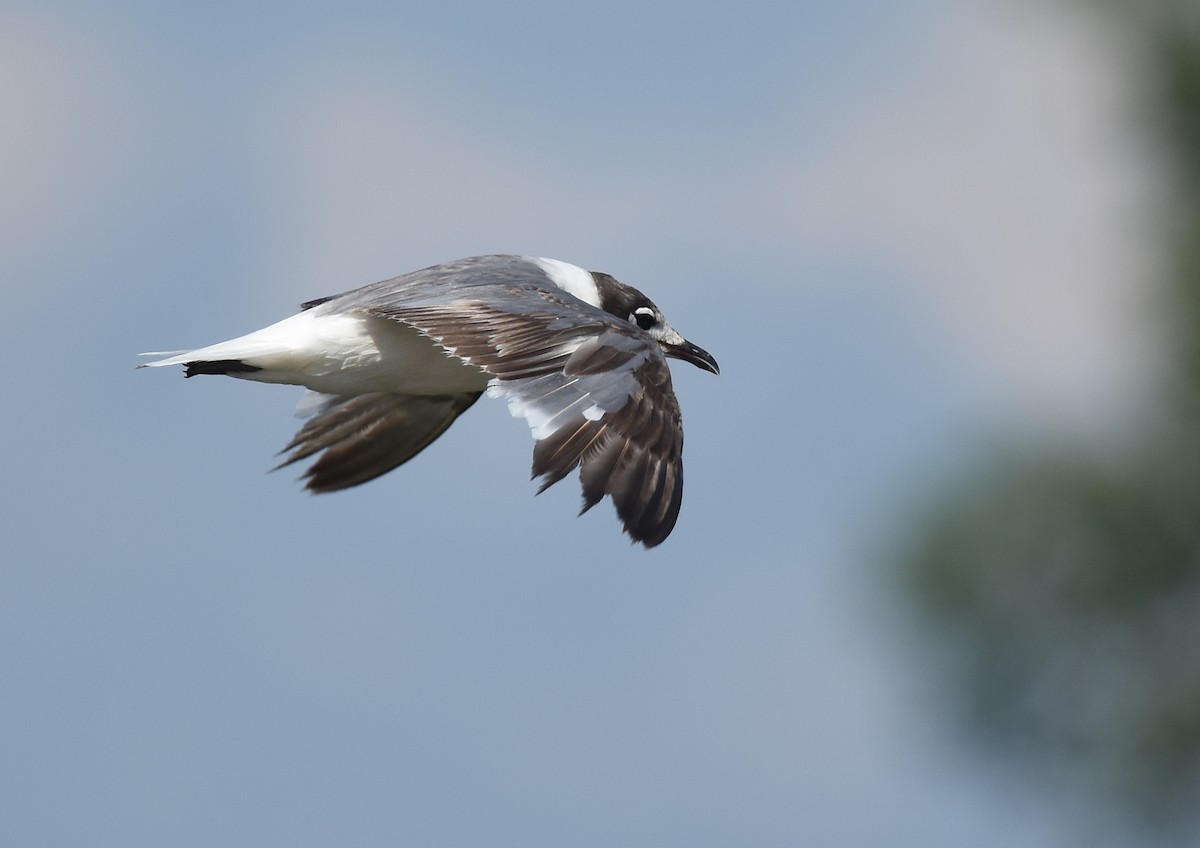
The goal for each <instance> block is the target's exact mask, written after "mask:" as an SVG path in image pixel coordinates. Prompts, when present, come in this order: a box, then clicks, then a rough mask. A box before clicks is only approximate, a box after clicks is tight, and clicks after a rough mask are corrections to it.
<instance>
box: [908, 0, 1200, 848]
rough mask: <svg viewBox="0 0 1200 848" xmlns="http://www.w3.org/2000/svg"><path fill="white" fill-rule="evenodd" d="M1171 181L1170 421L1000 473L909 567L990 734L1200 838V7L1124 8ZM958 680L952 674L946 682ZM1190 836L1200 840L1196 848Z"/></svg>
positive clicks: (956, 492)
mask: <svg viewBox="0 0 1200 848" xmlns="http://www.w3.org/2000/svg"><path fill="white" fill-rule="evenodd" d="M1100 8H1101V9H1102V12H1103V13H1104V14H1109V15H1115V16H1118V18H1119V25H1120V26H1121V27H1122V28H1123V29H1126V30H1127V31H1128V32H1129V34H1130V37H1131V38H1132V39H1133V45H1134V47H1135V50H1136V52H1137V55H1138V58H1139V59H1140V60H1141V63H1142V65H1141V70H1142V72H1143V73H1144V74H1145V80H1144V81H1143V82H1144V84H1143V86H1142V90H1143V92H1144V94H1145V96H1146V98H1147V101H1146V102H1145V103H1143V104H1140V106H1141V107H1142V108H1144V110H1145V111H1144V116H1145V118H1146V120H1147V121H1148V123H1149V125H1150V126H1151V127H1152V128H1153V130H1154V131H1155V132H1156V133H1157V134H1158V139H1159V141H1160V144H1161V147H1160V149H1161V150H1162V151H1164V152H1165V155H1166V156H1167V157H1168V158H1169V159H1170V160H1171V161H1169V162H1167V163H1164V164H1165V165H1166V167H1167V168H1168V169H1169V171H1168V173H1170V174H1171V175H1172V177H1173V179H1172V192H1171V196H1170V197H1164V198H1163V205H1164V212H1165V213H1166V214H1164V215H1163V216H1162V220H1164V221H1166V222H1168V223H1167V225H1166V226H1167V227H1168V228H1169V229H1168V230H1167V231H1166V232H1164V234H1163V250H1164V251H1168V252H1169V254H1170V260H1171V261H1170V262H1169V263H1168V264H1167V267H1168V269H1169V270H1168V273H1167V275H1166V276H1167V279H1164V280H1162V281H1161V285H1163V286H1165V287H1167V291H1166V295H1167V296H1166V298H1165V302H1166V303H1167V304H1169V309H1168V313H1169V314H1168V315H1167V316H1165V318H1164V326H1168V327H1170V333H1171V346H1170V348H1169V349H1170V350H1172V351H1173V357H1174V358H1173V367H1174V369H1175V372H1176V373H1175V374H1174V375H1173V376H1174V379H1172V380H1171V381H1169V382H1168V384H1167V385H1168V387H1169V388H1168V389H1167V392H1166V396H1164V397H1163V398H1162V409H1161V410H1160V412H1161V414H1160V415H1158V416H1147V420H1151V419H1154V420H1156V421H1157V422H1160V423H1159V425H1157V426H1156V428H1155V429H1154V430H1153V432H1147V433H1144V434H1142V436H1141V437H1140V439H1141V441H1140V443H1139V444H1133V445H1130V446H1129V447H1128V449H1127V451H1126V452H1125V453H1124V454H1123V455H1120V456H1104V457H1097V456H1089V455H1087V453H1086V451H1080V452H1079V453H1078V454H1072V455H1065V454H1064V453H1063V452H1061V451H1054V450H1050V449H1047V450H1044V451H1040V450H1035V451H1033V452H1032V453H1028V454H1027V453H1022V452H1019V451H1018V452H1016V455H1015V456H1014V455H1008V456H1004V457H1002V458H993V459H992V460H990V461H984V462H982V463H981V466H980V467H977V468H975V469H974V470H973V471H972V472H971V473H970V474H968V476H967V478H966V479H965V480H961V481H959V482H958V483H956V484H954V485H952V486H951V488H950V490H949V491H948V492H945V493H943V495H942V496H941V498H939V499H938V501H937V502H936V503H935V504H934V505H933V508H932V511H931V514H930V516H929V517H928V518H927V519H926V520H925V521H924V522H923V523H921V524H920V525H919V527H918V530H917V533H916V536H915V539H916V543H915V545H914V547H913V548H912V551H911V553H910V555H909V557H908V558H907V560H906V561H905V563H904V566H905V571H904V574H905V577H906V579H907V580H908V581H910V583H911V584H912V585H913V586H914V587H915V589H916V596H917V598H918V599H919V600H920V603H921V605H922V609H923V610H924V611H925V612H926V613H928V615H926V618H927V619H928V620H929V621H931V622H933V624H934V626H935V628H936V634H935V635H937V636H938V638H939V642H940V643H941V645H942V646H943V648H941V649H939V650H941V651H942V655H945V656H948V657H949V658H950V660H951V663H952V665H953V667H954V668H956V669H957V671H958V672H959V674H960V676H958V677H953V676H952V677H951V678H950V679H951V680H955V681H957V682H959V683H961V684H962V685H961V687H960V688H961V691H962V692H963V693H965V694H966V698H965V700H966V701H967V702H968V703H969V704H970V711H969V712H970V715H971V716H972V718H973V719H974V724H973V725H972V726H973V727H974V728H975V730H976V732H977V735H978V736H979V737H980V738H983V739H987V740H990V741H992V742H994V743H995V744H996V745H997V746H999V747H1000V748H1002V749H1003V750H1005V751H1011V752H1015V753H1017V754H1019V755H1020V756H1021V759H1022V761H1024V762H1025V763H1027V764H1032V765H1033V766H1035V767H1037V768H1041V769H1044V771H1045V772H1046V774H1048V775H1054V776H1056V777H1061V776H1062V775H1064V774H1065V775H1068V776H1069V777H1070V778H1071V779H1072V780H1074V781H1076V782H1078V783H1079V784H1081V785H1083V786H1085V787H1086V788H1087V789H1088V791H1091V792H1095V793H1096V795H1095V797H1098V798H1103V799H1110V800H1111V799H1115V800H1117V801H1119V802H1120V806H1118V807H1117V808H1118V809H1124V810H1126V811H1127V812H1128V813H1130V814H1131V815H1132V817H1133V818H1134V820H1136V821H1138V822H1140V823H1143V824H1148V825H1151V826H1153V827H1156V828H1158V829H1160V830H1162V831H1169V832H1173V833H1177V834H1191V836H1193V837H1194V836H1195V835H1196V834H1198V833H1200V0H1191V2H1183V0H1109V2H1104V3H1102V4H1101V5H1100ZM943 670H945V669H944V667H943ZM1185 838H1189V837H1186V836H1185Z"/></svg>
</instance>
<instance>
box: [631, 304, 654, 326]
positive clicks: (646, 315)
mask: <svg viewBox="0 0 1200 848" xmlns="http://www.w3.org/2000/svg"><path fill="white" fill-rule="evenodd" d="M629 317H630V319H631V320H632V321H633V323H635V324H637V325H638V326H639V327H641V328H642V329H643V330H649V329H650V328H651V327H653V326H654V325H655V324H657V323H658V319H657V318H655V317H654V310H653V309H651V308H650V307H649V306H640V307H638V308H637V309H635V310H633V314H632V315H630V316H629Z"/></svg>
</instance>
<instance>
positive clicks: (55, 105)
mask: <svg viewBox="0 0 1200 848" xmlns="http://www.w3.org/2000/svg"><path fill="white" fill-rule="evenodd" d="M123 66H124V62H123V60H122V58H121V55H120V53H119V51H118V50H117V49H116V48H115V46H114V44H113V43H112V42H111V41H110V40H108V39H107V38H106V34H105V32H104V31H103V29H102V28H101V27H98V26H93V25H91V24H85V23H83V22H82V21H80V20H78V19H69V18H66V17H62V16H59V17H56V16H53V15H50V14H41V13H39V14H36V15H33V14H30V15H24V16H23V15H21V14H20V13H15V12H9V13H6V14H0V110H2V118H0V245H3V248H2V250H0V253H3V255H4V256H6V257H7V258H8V259H10V260H12V259H14V258H15V257H21V258H24V259H26V260H30V259H31V257H36V256H37V255H39V254H42V253H44V252H45V251H47V250H50V251H55V252H58V253H61V252H62V251H64V250H70V249H75V248H78V247H79V246H80V242H81V241H82V240H87V239H94V238H96V237H97V236H98V235H101V234H102V233H103V231H104V230H105V227H106V225H107V223H108V222H109V221H110V220H111V218H112V216H113V214H114V211H115V210H116V209H118V208H119V207H120V205H121V202H122V197H123V196H124V193H125V190H126V189H127V186H126V185H124V181H126V180H128V179H129V177H130V175H131V174H132V173H133V172H134V171H135V170H136V169H135V167H134V166H135V161H134V157H136V155H137V153H136V151H132V150H130V145H129V144H128V137H127V132H128V128H129V127H130V124H131V120H132V115H131V111H132V109H133V107H132V100H133V94H134V92H135V91H136V89H137V88H138V86H137V85H135V80H136V77H135V76H133V75H132V74H130V73H127V72H126V69H125V68H124V67H123ZM34 261H35V260H34ZM5 276H6V279H4V281H3V283H0V285H4V286H17V285H21V283H22V280H25V279H27V278H26V277H24V276H23V275H5Z"/></svg>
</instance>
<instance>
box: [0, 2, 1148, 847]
mask: <svg viewBox="0 0 1200 848" xmlns="http://www.w3.org/2000/svg"><path fill="white" fill-rule="evenodd" d="M1085 6H1086V4H1080V5H1079V6H1070V5H1068V4H1065V3H1064V4H1054V3H1034V2H1007V3H1001V2H998V0H997V2H989V0H953V1H952V0H906V2H894V0H889V2H878V1H876V2H858V3H844V2H832V0H830V2H811V3H795V2H778V3H770V2H739V3H736V4H733V3H730V4H716V3H699V4H697V3H689V4H682V3H681V4H657V5H655V4H651V5H649V6H648V5H647V4H645V3H642V2H636V3H634V2H629V3H626V2H616V3H607V4H600V5H597V4H556V3H545V4H541V3H534V2H517V3H503V4H491V3H461V4H444V3H437V4H435V3H423V4H405V3H398V4H383V3H355V2H339V3H309V4H293V3H260V4H245V3H240V2H239V3H208V4H187V5H184V4H172V3H165V4H163V3H158V4H154V3H133V2H130V3H104V4H95V5H91V4H82V3H80V4H74V3H65V2H63V3H56V2H45V0H39V2H37V3H21V2H18V3H9V4H6V5H5V6H4V7H3V8H0V287H2V289H0V290H2V292H3V294H4V296H5V304H6V309H5V310H4V314H3V318H2V319H0V322H2V326H3V330H4V331H3V333H2V334H0V354H2V355H3V360H4V361H5V362H6V363H7V368H6V369H5V372H4V377H3V381H4V382H3V395H4V397H5V410H6V414H5V415H4V416H3V419H2V421H0V440H2V443H3V444H4V445H6V446H7V450H6V451H5V456H4V460H3V469H4V473H3V478H4V480H5V484H4V485H3V487H2V488H0V499H2V500H0V507H2V510H0V515H2V516H3V517H2V518H0V522H2V526H3V539H4V549H5V555H4V561H5V562H4V564H3V565H2V566H0V716H2V717H3V721H2V722H0V763H3V764H4V766H3V768H2V769H0V821H2V822H3V830H4V832H5V834H6V836H5V841H6V842H10V844H13V845H23V846H34V845H39V846H40V845H55V846H59V845H89V846H100V845H104V846H107V845H113V846H118V845H119V846H141V845H146V846H151V845H153V846H160V845H172V846H213V845H221V846H239V845H246V846H252V845H268V844H269V845H289V846H309V845H311V846H318V845H332V844H345V845H436V846H442V845H446V846H479V845H488V846H509V845H511V846H523V847H524V848H531V846H564V845H571V846H575V845H579V846H729V845H753V846H795V845H813V846H823V845H836V846H878V845H914V846H946V848H960V846H963V845H1004V846H1009V845H1011V846H1030V848H1034V846H1037V848H1040V846H1058V845H1067V844H1079V843H1078V842H1077V841H1076V837H1077V836H1078V831H1077V830H1075V829H1074V828H1075V827H1076V825H1077V822H1076V819H1077V818H1078V817H1079V816H1087V817H1089V818H1091V819H1092V820H1093V821H1094V822H1095V827H1096V830H1097V833H1101V834H1106V835H1108V836H1109V837H1111V838H1112V839H1113V840H1114V842H1115V841H1119V839H1120V835H1119V834H1120V833H1121V831H1120V829H1119V828H1115V829H1110V828H1109V822H1108V821H1107V820H1106V819H1105V818H1104V817H1103V814H1101V813H1098V812H1097V811H1096V810H1095V809H1092V808H1090V807H1088V806H1087V804H1086V802H1085V801H1083V800H1072V799H1070V798H1069V797H1064V796H1063V795H1062V794H1061V793H1056V794H1048V793H1046V792H1045V791H1043V787H1040V786H1039V785H1037V784H1036V783H1035V782H1031V781H1029V780H1028V779H1027V776H1026V775H1023V774H1020V773H1016V772H1011V771H1005V770H1003V769H1001V768H1000V767H999V766H998V765H997V764H996V762H995V761H994V760H991V759H988V758H986V757H984V756H981V755H980V754H979V753H978V752H977V751H975V750H974V749H973V748H972V747H971V746H970V745H966V744H964V734H963V732H962V730H961V728H958V727H957V726H956V725H955V723H954V721H953V719H952V717H951V714H950V712H949V711H948V709H947V707H946V705H947V703H948V702H949V700H950V696H949V695H947V693H944V692H941V691H939V690H938V687H937V686H936V666H933V665H931V664H930V660H929V654H928V653H927V652H925V651H923V650H922V649H921V648H920V647H919V646H918V645H917V644H916V642H915V637H913V635H912V632H913V630H914V627H913V622H912V621H911V617H912V615H913V613H912V611H910V610H907V609H905V608H904V607H902V606H899V605H898V604H897V602H896V596H897V592H896V591H895V587H894V586H891V585H889V583H888V570H887V565H888V563H887V562H886V560H887V555H888V553H889V549H890V546H889V543H888V539H889V538H890V535H889V534H891V533H892V532H894V531H895V530H896V528H897V527H900V528H902V527H903V526H904V522H905V519H906V516H907V515H909V513H910V511H911V510H912V509H914V506H915V505H919V504H920V503H921V501H922V499H923V498H925V497H927V496H929V495H931V494H932V492H933V491H934V490H935V489H936V486H937V483H938V481H939V480H941V479H943V478H944V475H946V474H947V473H949V472H950V471H951V470H952V469H953V468H954V467H956V464H957V463H958V462H959V461H961V460H963V459H964V458H965V457H968V456H970V454H971V451H972V450H973V449H974V448H977V447H978V446H979V445H980V444H982V443H988V442H989V441H990V440H993V439H995V438H997V437H998V435H999V436H1003V434H1004V433H1017V434H1022V435H1021V436H1020V437H1021V438H1024V437H1025V436H1027V435H1028V434H1036V433H1042V434H1044V435H1047V436H1049V437H1055V438H1067V439H1077V438H1080V436H1079V434H1080V433H1083V434H1084V436H1086V437H1087V438H1096V439H1100V440H1104V439H1108V438H1114V437H1115V436H1114V434H1118V433H1120V432H1121V431H1122V430H1123V429H1126V428H1128V427H1130V426H1132V425H1133V424H1134V423H1136V420H1137V416H1138V414H1139V411H1138V410H1139V406H1140V403H1141V402H1142V401H1143V400H1144V399H1145V398H1146V396H1147V395H1148V394H1149V393H1151V392H1152V388H1153V386H1154V384H1155V381H1156V379H1158V371H1159V369H1158V367H1157V355H1158V354H1157V346H1156V342H1155V334H1154V323H1153V316H1154V312H1153V310H1154V307H1155V304H1154V302H1153V298H1152V297H1151V291H1150V289H1149V288H1148V286H1147V284H1146V281H1147V280H1149V279H1152V278H1153V274H1154V270H1155V269H1154V255H1153V252H1152V248H1153V247H1154V243H1153V241H1151V240H1149V238H1148V236H1149V234H1150V233H1151V232H1152V223H1153V219H1152V216H1151V214H1150V213H1151V210H1152V209H1153V207H1152V201H1153V197H1154V190H1155V187H1156V181H1157V180H1158V179H1159V175H1158V174H1157V172H1156V170H1155V168H1154V164H1153V152H1154V151H1153V147H1152V146H1151V144H1150V141H1149V139H1148V138H1147V137H1146V136H1145V135H1144V134H1143V133H1142V132H1141V131H1140V130H1138V128H1137V127H1136V125H1135V124H1134V123H1133V122H1132V118H1133V116H1134V115H1135V114H1136V113H1135V111H1134V109H1133V108H1132V106H1133V104H1134V102H1135V101H1136V99H1137V89H1136V83H1135V80H1136V74H1135V73H1133V72H1132V71H1131V69H1130V66H1129V64H1128V62H1129V59H1128V56H1127V55H1126V52H1125V50H1124V45H1123V42H1122V40H1121V38H1120V34H1119V33H1117V32H1115V31H1113V30H1112V29H1110V28H1106V27H1105V26H1104V25H1102V23H1103V22H1098V21H1097V20H1095V19H1094V18H1092V17H1091V16H1090V14H1089V13H1088V12H1087V10H1086V7H1085ZM497 251H503V252H518V253H531V254H539V255H546V256H552V257H555V258H559V259H563V260H566V261H570V262H574V263H577V264H581V265H584V266H586V267H589V268H592V269H595V270H603V271H608V272H610V273H612V274H614V275H616V276H617V277H618V278H620V279H622V280H625V281H626V282H629V283H632V284H634V285H636V286H638V287H640V288H643V289H644V290H645V291H646V292H647V293H649V294H650V295H651V297H653V298H654V299H655V300H656V301H657V302H658V303H659V305H661V306H662V307H663V308H664V310H665V311H666V313H667V315H668V316H669V318H670V320H671V321H672V323H673V324H674V325H675V326H676V327H677V328H679V329H680V330H681V331H682V332H683V333H684V334H685V335H687V336H688V337H689V338H690V339H692V340H693V341H695V342H696V343H698V344H700V345H702V346H703V347H705V348H707V349H708V350H710V351H711V352H712V353H713V354H714V355H715V356H716V357H717V358H718V360H719V361H720V363H721V366H722V374H721V376H720V377H713V376H711V375H708V374H705V373H702V372H700V371H698V370H697V369H694V368H690V367H688V366H686V365H685V364H682V365H681V364H677V365H676V367H675V369H674V373H675V385H676V390H677V393H678V394H679V396H680V400H681V403H682V406H683V409H684V415H685V420H686V431H687V452H686V461H687V475H686V476H687V490H686V494H685V500H684V509H683V514H682V517H681V519H680V522H679V525H678V527H677V528H676V530H675V533H674V535H673V536H672V537H671V538H670V539H669V540H668V542H667V543H665V544H664V545H663V546H662V547H661V548H659V549H656V550H654V551H651V552H646V551H644V550H642V549H641V548H640V547H636V548H635V547H632V546H630V545H629V544H628V542H627V540H626V539H625V538H624V537H623V536H622V535H621V533H620V528H619V525H618V523H617V521H616V519H615V516H614V514H613V511H612V508H611V505H610V504H608V502H607V501H606V502H605V503H603V504H601V505H599V506H598V507H597V508H595V509H594V510H593V511H592V512H591V513H589V514H588V515H587V516H585V517H584V518H581V519H577V518H575V512H576V509H577V505H578V501H579V493H578V483H577V481H575V480H573V479H572V480H567V481H564V482H563V483H560V484H559V485H558V486H557V487H555V488H554V489H552V490H551V491H550V492H547V493H546V494H544V495H542V496H540V497H537V498H534V496H533V493H534V490H535V486H534V485H533V484H531V483H530V482H529V481H528V479H527V478H528V468H529V462H530V452H531V449H532V441H531V440H530V438H529V433H528V428H527V427H526V426H525V424H524V423H523V422H521V421H517V420H513V419H511V418H510V417H509V416H508V413H507V410H506V409H505V406H504V404H502V403H497V402H490V403H488V402H481V403H480V404H478V405H477V406H476V407H475V408H474V409H472V410H471V412H470V414H469V415H467V416H465V417H464V418H463V419H461V420H460V421H459V422H458V423H457V424H456V425H455V426H454V428H453V429H452V430H451V431H450V432H449V433H448V434H447V435H446V436H444V437H443V438H442V439H441V440H440V441H439V442H438V443H437V444H436V445H435V446H433V447H432V448H430V449H429V450H427V451H426V452H425V453H423V454H422V455H421V456H420V457H419V458H418V459H416V460H414V461H413V462H412V463H410V464H409V465H408V466H405V467H404V468H403V469H401V470H400V471H398V472H393V473H392V474H390V475H388V476H387V477H386V478H384V479H382V480H379V481H377V482H374V483H372V484H369V485H367V486H364V487H361V488H359V489H356V490H354V491H350V492H346V493H342V494H338V495H334V496H327V497H312V496H309V495H307V494H304V493H303V492H302V491H301V489H300V487H299V486H297V485H296V484H295V483H294V482H293V479H292V478H293V477H295V474H293V473H292V472H291V471H290V470H289V471H285V472H282V473H277V474H266V473H264V472H265V470H266V469H268V468H270V467H271V465H273V464H274V462H273V454H274V452H275V451H277V450H278V449H279V448H281V447H282V446H283V445H284V444H285V443H286V442H287V440H288V439H289V438H290V437H291V435H292V433H293V431H294V430H295V429H296V427H297V426H298V424H297V422H296V420H295V419H293V418H292V416H291V413H292V409H293V407H294V405H295V403H296V401H297V400H298V399H299V395H300V394H301V391H300V390H299V389H291V388H278V387H270V386H257V385H252V384H246V383H240V382H237V381H233V380H222V379H195V380H189V381H186V382H185V381H184V380H183V379H182V377H181V376H180V375H179V374H178V373H163V372H146V371H141V372H139V371H135V370H134V367H133V366H134V365H135V364H136V362H137V361H138V360H137V358H136V354H137V353H138V352H139V351H143V350H169V349H178V348H184V347H191V346H198V345H202V344H207V343H211V342H215V341H219V340H222V339H225V338H229V337H232V336H234V335H238V334H241V333H244V332H247V331H249V330H253V329H255V328H257V327H259V326H263V325H265V324H267V323H270V322H272V321H275V320H278V319H280V318H283V317H285V316H286V315H288V314H291V313H292V312H293V311H294V310H295V308H296V306H297V305H298V304H299V303H300V302H301V301H303V300H307V299H310V298H313V297H317V296H320V295H325V294H331V293H334V292H338V291H342V290H345V289H347V288H351V287H354V286H357V285H361V284H365V283H369V282H373V281H375V280H378V279H382V278H385V277H389V276H393V275H395V274H398V273H402V272H404V271H409V270H413V269H416V268H419V267H423V266H425V265H429V264H432V263H435V262H438V261H442V260H446V259H452V258H456V257H459V256H465V255H471V254H478V253H489V252H497Z"/></svg>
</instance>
